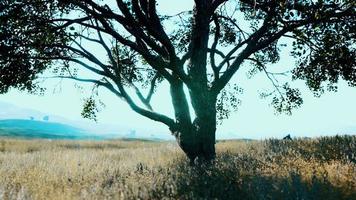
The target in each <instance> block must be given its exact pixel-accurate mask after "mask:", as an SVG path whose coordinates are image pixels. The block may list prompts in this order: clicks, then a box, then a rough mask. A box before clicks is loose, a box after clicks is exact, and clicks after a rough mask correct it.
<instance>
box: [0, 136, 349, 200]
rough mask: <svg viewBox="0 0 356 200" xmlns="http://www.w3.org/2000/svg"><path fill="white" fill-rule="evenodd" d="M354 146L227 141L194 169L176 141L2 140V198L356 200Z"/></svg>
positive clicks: (329, 140) (324, 141)
mask: <svg viewBox="0 0 356 200" xmlns="http://www.w3.org/2000/svg"><path fill="white" fill-rule="evenodd" d="M355 145H356V136H336V137H322V138H318V139H297V140H293V141H284V140H265V141H250V142H247V141H239V140H237V141H222V142H218V143H217V159H216V161H215V162H214V163H213V164H209V165H206V166H193V167H192V166H189V164H188V163H189V162H188V161H187V160H186V158H185V156H184V155H183V154H182V152H181V151H180V150H179V148H178V147H177V146H176V145H175V143H173V142H144V141H120V140H115V141H102V142H98V141H96V142H94V141H46V140H31V141H25V140H10V139H0V199H333V200H334V199H356V163H355V153H356V146H355Z"/></svg>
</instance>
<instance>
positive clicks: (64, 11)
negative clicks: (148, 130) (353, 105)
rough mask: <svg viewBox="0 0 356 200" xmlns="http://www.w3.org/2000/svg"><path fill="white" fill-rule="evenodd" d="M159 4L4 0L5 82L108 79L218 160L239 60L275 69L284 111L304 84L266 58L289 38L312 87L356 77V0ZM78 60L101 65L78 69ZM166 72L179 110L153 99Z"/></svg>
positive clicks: (87, 113) (1, 74) (91, 102)
mask: <svg viewBox="0 0 356 200" xmlns="http://www.w3.org/2000/svg"><path fill="white" fill-rule="evenodd" d="M159 3H160V2H159V1H156V0H116V1H104V0H54V1H48V0H26V1H25V0H3V1H1V2H0V50H1V52H0V93H6V92H7V91H8V90H9V89H10V88H18V89H20V90H28V91H32V92H35V91H38V90H39V88H38V87H37V84H36V80H37V78H38V77H39V76H40V74H41V73H43V72H44V71H45V70H47V71H48V70H52V71H53V73H54V74H55V76H56V77H58V78H68V79H73V80H77V81H81V82H90V83H93V84H94V85H95V87H104V88H107V89H108V90H110V91H111V92H113V93H114V94H115V95H116V96H118V97H119V98H120V99H122V100H124V101H126V102H127V103H128V105H129V106H130V107H131V108H132V110H134V111H135V112H137V113H139V114H141V115H143V116H146V117H148V118H150V119H152V120H155V121H159V122H162V123H164V124H166V125H167V126H168V127H169V128H170V130H171V131H172V133H173V134H174V135H175V136H176V137H177V140H178V142H179V144H180V145H181V147H182V149H183V150H184V151H185V152H186V153H187V155H188V157H190V158H191V159H194V158H195V157H199V156H201V155H203V154H204V155H207V154H210V157H209V156H207V157H206V158H207V159H210V158H211V157H213V154H215V149H214V147H213V145H211V144H210V143H212V142H211V141H215V130H216V120H218V119H223V118H226V117H228V114H229V111H230V110H231V109H234V108H236V106H237V105H238V98H237V96H238V95H237V94H238V93H239V92H241V88H239V87H238V85H235V84H232V83H231V79H232V78H233V76H234V74H235V73H236V72H237V71H238V70H239V69H240V68H242V67H245V66H247V65H249V66H251V65H252V66H253V67H254V69H253V70H252V71H251V73H255V72H256V73H257V72H261V73H264V74H265V75H266V76H267V77H268V78H269V80H270V81H271V82H272V84H273V86H274V88H275V90H274V91H272V92H271V93H269V94H267V95H273V96H272V104H273V105H274V106H275V108H276V109H277V111H279V112H287V113H290V112H291V109H292V108H294V107H299V106H300V105H301V104H302V102H303V101H302V98H301V96H300V92H299V90H298V89H297V88H291V87H290V86H289V84H288V83H286V84H282V85H280V84H278V82H277V81H276V79H277V78H276V74H275V73H273V72H270V71H269V69H268V66H269V64H273V63H277V62H279V61H280V59H281V58H280V55H279V54H280V51H281V49H283V48H288V47H285V45H283V44H281V43H280V42H279V41H280V40H281V39H282V38H289V39H290V41H292V46H293V47H292V48H290V50H291V54H292V55H293V56H294V57H295V58H296V60H297V63H296V64H295V67H294V69H293V70H292V71H291V73H290V75H291V76H292V77H293V78H294V79H302V80H305V82H306V84H307V86H308V87H309V88H310V89H311V90H312V91H313V92H315V94H316V95H320V94H321V93H322V92H323V91H324V90H325V89H327V90H332V91H333V90H336V88H337V82H338V81H339V80H340V79H343V80H346V81H347V82H348V83H349V85H350V86H355V85H356V66H355V64H356V62H355V58H356V53H355V49H356V46H355V38H356V2H355V1H354V0H278V1H275V0H194V1H193V0H192V5H193V6H192V8H191V9H190V10H184V11H181V12H179V13H172V14H169V15H167V14H161V13H162V12H163V11H161V10H158V4H159ZM163 13H164V12H163ZM89 44H90V45H89ZM246 64H247V65H246ZM78 69H84V70H87V71H89V72H92V73H93V74H95V76H90V77H89V78H88V77H82V76H81V75H83V73H81V72H80V71H78ZM93 77H94V78H93ZM162 81H167V82H168V83H169V85H170V87H171V92H170V94H169V96H171V99H172V106H173V107H174V117H171V116H165V115H163V114H160V113H157V112H155V111H154V108H153V107H152V105H151V98H152V96H153V95H154V94H155V92H156V89H157V85H158V84H159V83H161V82H162ZM230 83H231V84H230ZM184 87H187V88H188V91H189V98H190V101H188V100H187V95H186V94H185V90H184V89H183V88H184ZM96 103H97V102H96V100H95V98H93V97H91V98H89V99H88V101H87V102H86V104H85V106H84V110H83V116H84V117H87V118H95V111H96ZM190 104H191V105H190ZM189 109H193V111H194V114H195V116H194V119H192V116H190V112H189ZM188 130H189V131H188ZM185 132H189V133H185ZM208 143H209V145H210V146H209V145H208V146H209V147H207V146H206V144H208ZM192 149H198V150H195V152H193V150H192ZM212 152H213V153H212ZM204 155H203V157H204Z"/></svg>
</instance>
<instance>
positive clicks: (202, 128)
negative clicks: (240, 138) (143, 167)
mask: <svg viewBox="0 0 356 200" xmlns="http://www.w3.org/2000/svg"><path fill="white" fill-rule="evenodd" d="M177 90H178V91H179V90H181V92H183V88H181V89H180V87H178V86H175V87H171V93H172V100H173V102H174V104H173V105H174V108H175V112H176V119H177V123H176V127H175V128H173V129H171V131H172V133H173V135H174V136H175V137H176V139H177V142H178V144H179V146H180V147H181V149H182V150H183V151H184V153H185V154H186V155H187V157H188V158H189V159H190V162H191V163H194V161H198V162H210V161H212V160H213V159H214V158H215V133H216V106H215V105H216V98H212V97H211V96H209V95H208V93H205V92H202V91H200V92H198V91H195V92H193V91H191V92H190V93H191V95H190V96H191V101H192V105H193V109H194V111H195V114H196V118H195V119H194V121H193V122H191V120H190V115H189V109H184V107H185V106H184V105H185V103H187V102H186V101H183V100H182V96H178V93H180V92H178V91H177ZM174 94H175V95H174ZM181 95H184V93H181ZM184 96H185V95H184ZM178 97H179V98H178ZM184 99H185V98H184ZM182 102H185V103H182ZM187 112H188V113H187ZM188 116H189V117H188Z"/></svg>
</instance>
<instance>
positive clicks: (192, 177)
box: [150, 155, 356, 200]
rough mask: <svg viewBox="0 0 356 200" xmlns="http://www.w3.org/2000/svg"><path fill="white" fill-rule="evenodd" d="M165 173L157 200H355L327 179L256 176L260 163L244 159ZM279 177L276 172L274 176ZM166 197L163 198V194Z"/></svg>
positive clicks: (231, 158) (179, 165) (180, 167)
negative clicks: (163, 199)
mask: <svg viewBox="0 0 356 200" xmlns="http://www.w3.org/2000/svg"><path fill="white" fill-rule="evenodd" d="M176 164H177V165H176V166H174V167H172V168H170V169H169V170H167V171H165V173H166V175H167V178H165V179H164V180H162V182H161V183H159V184H158V185H157V186H156V187H155V188H153V190H154V191H152V192H153V193H152V194H151V195H152V196H151V195H150V196H151V198H155V199H160V198H162V197H167V196H169V197H170V198H173V199H305V200H308V199H326V200H328V199H330V200H335V199H355V198H354V197H356V196H355V195H356V193H353V194H346V193H344V192H343V190H342V188H336V187H334V186H333V185H332V184H331V183H330V182H329V181H328V180H327V178H317V177H313V178H312V180H311V181H310V182H305V181H304V180H303V179H302V174H298V173H297V172H290V174H289V176H286V177H280V176H278V174H274V175H264V174H261V173H260V172H258V170H256V169H258V168H260V167H262V166H261V165H262V163H261V162H259V161H258V160H256V159H254V158H251V157H247V156H230V155H222V156H221V157H219V158H218V160H217V162H216V163H215V164H213V165H209V166H201V167H191V166H189V165H188V164H185V162H177V163H176ZM277 173H278V172H277ZM163 193H165V194H163Z"/></svg>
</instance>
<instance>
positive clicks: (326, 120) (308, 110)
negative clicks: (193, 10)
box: [0, 0, 356, 139]
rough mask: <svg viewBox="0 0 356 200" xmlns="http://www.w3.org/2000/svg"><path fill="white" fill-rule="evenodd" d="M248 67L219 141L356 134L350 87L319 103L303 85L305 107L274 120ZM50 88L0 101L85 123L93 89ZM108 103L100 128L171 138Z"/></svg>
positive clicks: (284, 62) (157, 102)
mask: <svg viewBox="0 0 356 200" xmlns="http://www.w3.org/2000/svg"><path fill="white" fill-rule="evenodd" d="M158 2H159V5H160V6H161V7H160V8H161V10H162V12H163V10H164V11H165V12H167V13H177V12H179V11H182V10H187V9H189V8H190V2H191V1H190V0H183V1H182V0H180V1H175V2H179V3H173V2H172V1H158ZM293 64H294V61H293V59H292V58H291V57H290V56H289V53H288V51H283V52H282V54H281V62H280V63H278V64H276V65H275V66H273V67H274V68H273V69H277V70H279V69H280V70H282V71H283V70H285V67H286V66H292V65H293ZM247 70H248V66H247V65H244V68H243V69H242V70H241V71H239V72H237V74H236V75H235V77H234V82H236V83H238V84H239V85H240V86H241V87H242V88H243V89H244V93H243V94H242V95H241V96H240V99H241V100H242V104H241V106H240V107H239V110H238V111H237V112H236V113H234V114H233V115H232V116H231V117H230V118H229V119H228V120H226V121H224V123H223V124H222V125H220V126H219V127H218V135H217V137H218V138H255V139H261V138H266V137H278V138H280V137H283V136H284V135H286V134H289V133H290V134H292V136H319V135H332V134H337V133H340V134H344V133H349V134H355V133H356V114H355V113H356V104H355V103H354V102H355V99H356V88H349V87H347V86H345V85H346V84H345V83H341V84H340V88H339V92H337V93H326V94H324V95H323V96H322V97H321V98H315V97H313V95H312V94H311V92H310V91H309V90H308V89H306V88H305V86H304V83H303V82H295V83H293V85H295V86H298V87H300V88H301V89H302V94H303V97H304V104H303V105H302V108H300V109H298V110H295V111H294V113H293V115H292V116H286V115H274V110H273V108H272V107H270V106H269V103H270V100H269V99H267V100H263V99H259V93H258V91H261V90H263V89H270V87H271V84H270V82H269V81H268V79H267V78H266V77H265V76H264V75H263V74H258V75H256V76H255V77H253V78H252V79H247V78H246V71H247ZM44 84H45V85H46V87H47V88H48V90H47V92H46V94H45V96H34V95H28V94H26V93H20V92H18V91H16V90H11V91H10V92H9V93H8V94H5V95H0V101H3V102H10V103H12V104H15V105H17V106H21V107H26V108H32V109H36V110H39V111H42V112H46V113H51V114H55V115H59V116H63V117H65V118H69V119H74V120H80V119H81V116H80V112H81V106H82V104H83V98H85V97H88V94H87V91H88V90H89V88H88V87H86V86H87V85H85V84H84V85H82V86H84V90H83V91H80V90H79V89H77V88H75V87H73V86H74V82H72V81H63V82H62V83H61V84H60V85H58V80H57V81H54V80H48V81H46V82H45V83H44ZM160 89H161V91H160V93H157V94H156V95H155V96H154V98H153V106H154V107H156V108H157V110H158V111H160V112H162V113H165V114H168V115H170V116H172V113H173V112H172V108H171V104H170V97H169V91H168V88H167V86H166V85H162V86H161V87H160ZM100 96H101V99H102V101H103V102H104V103H105V104H106V107H105V108H104V109H103V110H102V111H101V112H100V113H99V114H98V119H99V123H109V124H115V125H117V126H125V127H127V126H129V127H132V128H133V129H148V130H153V131H158V132H167V134H169V132H168V129H167V128H166V127H165V126H164V125H161V124H159V123H156V122H153V121H151V120H149V119H146V118H144V117H141V116H140V115H138V114H136V113H134V112H133V111H131V110H130V109H129V108H128V106H127V105H126V104H125V103H124V102H122V101H121V100H119V99H118V98H117V97H115V96H114V95H112V94H111V93H110V92H107V91H106V90H104V89H102V90H100Z"/></svg>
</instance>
